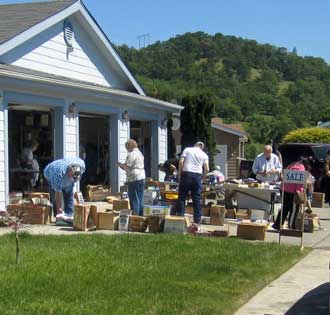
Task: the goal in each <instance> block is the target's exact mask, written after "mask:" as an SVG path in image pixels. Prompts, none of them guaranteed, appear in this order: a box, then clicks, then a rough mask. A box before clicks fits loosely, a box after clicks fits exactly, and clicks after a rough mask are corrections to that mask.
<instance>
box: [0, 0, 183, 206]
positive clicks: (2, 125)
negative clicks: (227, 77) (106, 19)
mask: <svg viewBox="0 0 330 315" xmlns="http://www.w3.org/2000/svg"><path fill="white" fill-rule="evenodd" d="M180 109H181V107H180V106H178V105H175V104H171V103H167V102H163V101H160V100H157V99H154V98H151V97H148V96H146V94H145V92H144V91H143V89H142V87H141V86H140V85H139V84H138V82H137V81H136V80H135V79H134V77H133V76H132V74H131V73H130V71H129V70H128V68H127V67H126V66H125V64H124V63H123V61H122V60H121V59H120V57H119V55H118V54H117V53H116V51H115V49H114V47H113V46H112V45H111V42H110V41H109V39H108V38H107V36H106V35H105V33H104V32H103V31H102V29H101V28H100V27H99V25H98V24H97V22H96V21H95V19H94V18H93V16H92V15H91V14H90V13H89V11H88V10H87V8H86V7H85V5H84V4H83V3H82V1H80V0H62V1H48V2H35V3H23V4H11V5H0V209H3V208H4V207H5V205H6V204H7V203H8V195H9V192H10V190H11V186H12V183H11V181H13V180H14V179H15V173H14V169H15V167H16V164H15V163H16V159H17V156H18V155H19V152H20V150H21V149H22V147H23V146H24V143H25V142H26V141H28V140H31V139H33V138H37V139H38V140H39V142H40V147H39V163H40V164H41V166H43V164H46V163H48V162H49V161H51V160H53V159H57V158H62V157H74V156H78V155H79V145H80V144H84V145H85V144H86V143H91V144H92V146H94V153H95V159H97V160H98V161H97V162H98V167H99V165H100V164H101V163H99V162H102V163H104V162H105V159H106V156H109V155H110V170H109V171H108V174H107V178H109V181H110V185H111V186H112V189H113V190H114V191H116V190H118V189H119V187H120V185H121V184H122V183H123V182H124V180H125V174H124V173H123V172H122V171H121V170H119V169H118V168H117V167H116V163H117V162H118V161H124V160H125V157H126V150H125V146H124V144H125V142H126V140H127V139H128V138H129V137H133V138H137V139H138V140H139V142H140V144H141V145H142V149H143V150H144V154H145V157H146V162H147V173H149V174H150V175H151V176H153V177H154V178H158V176H159V172H158V167H157V165H158V163H159V162H162V161H164V160H166V158H167V130H166V126H165V123H164V122H165V117H166V115H167V114H168V113H172V112H177V111H179V110H180ZM101 155H102V159H103V161H99V159H100V156H101Z"/></svg>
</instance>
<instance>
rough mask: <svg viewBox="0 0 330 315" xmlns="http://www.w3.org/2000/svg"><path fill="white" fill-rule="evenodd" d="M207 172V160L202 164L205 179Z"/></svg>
mask: <svg viewBox="0 0 330 315" xmlns="http://www.w3.org/2000/svg"><path fill="white" fill-rule="evenodd" d="M209 171H210V167H209V160H208V159H207V160H206V161H205V162H204V164H203V177H205V176H206V175H207V173H208V172H209Z"/></svg>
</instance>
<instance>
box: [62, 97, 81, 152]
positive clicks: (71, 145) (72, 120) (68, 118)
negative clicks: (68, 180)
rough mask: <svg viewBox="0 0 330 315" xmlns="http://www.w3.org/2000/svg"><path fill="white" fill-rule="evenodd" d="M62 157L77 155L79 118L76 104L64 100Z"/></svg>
mask: <svg viewBox="0 0 330 315" xmlns="http://www.w3.org/2000/svg"><path fill="white" fill-rule="evenodd" d="M63 149H64V150H63V151H64V152H63V157H64V158H72V157H79V118H78V111H77V107H76V105H75V104H74V103H73V102H71V101H66V102H65V107H64V113H63Z"/></svg>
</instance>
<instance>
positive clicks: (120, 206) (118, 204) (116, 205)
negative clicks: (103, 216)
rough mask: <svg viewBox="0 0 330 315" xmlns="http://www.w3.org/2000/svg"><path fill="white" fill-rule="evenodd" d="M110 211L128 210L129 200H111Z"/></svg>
mask: <svg viewBox="0 0 330 315" xmlns="http://www.w3.org/2000/svg"><path fill="white" fill-rule="evenodd" d="M112 209H113V210H119V211H120V210H129V209H130V205H129V200H128V199H121V200H113V201H112Z"/></svg>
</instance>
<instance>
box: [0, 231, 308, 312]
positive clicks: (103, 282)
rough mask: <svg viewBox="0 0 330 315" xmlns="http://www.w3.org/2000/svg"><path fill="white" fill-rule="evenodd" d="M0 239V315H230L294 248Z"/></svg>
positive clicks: (216, 242) (170, 240)
mask: <svg viewBox="0 0 330 315" xmlns="http://www.w3.org/2000/svg"><path fill="white" fill-rule="evenodd" d="M21 247H22V248H21V264H20V265H15V239H14V236H13V235H6V236H3V237H0V314H1V315H9V314H10V315H12V314H17V315H26V314H28V315H39V314H40V315H47V314H52V315H62V314H67V315H69V314H70V315H76V314H77V315H78V314H79V315H98V314H107V315H108V314H115V315H121V314H125V315H133V314H150V315H151V314H162V315H165V314H169V315H174V314H182V315H183V314H184V315H197V314H203V315H204V314H232V313H233V311H235V310H236V309H237V308H238V307H239V306H240V305H242V304H243V303H244V302H245V301H246V300H247V299H248V298H249V297H251V296H252V295H253V294H255V293H256V292H257V291H258V290H260V289H261V288H262V287H264V286H265V285H266V284H267V283H269V282H270V281H271V280H273V279H275V278H277V277H278V276H279V275H280V274H281V273H283V272H284V271H285V270H287V269H288V268H289V267H290V266H292V265H293V264H295V263H296V262H297V261H298V260H299V259H300V258H301V257H302V255H304V254H305V253H306V252H304V253H303V254H301V253H300V250H299V248H297V247H287V246H283V247H282V248H281V249H279V247H278V245H277V244H267V243H253V242H244V241H240V240H238V239H235V238H229V239H216V238H202V237H194V236H181V235H180V236H176V235H164V234H163V235H152V236H151V235H134V234H129V235H127V234H126V235H118V236H106V235H86V236H85V235H76V236H31V235H23V236H22V238H21Z"/></svg>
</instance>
